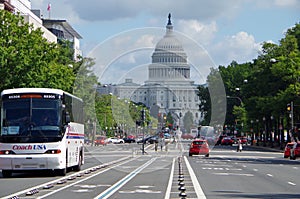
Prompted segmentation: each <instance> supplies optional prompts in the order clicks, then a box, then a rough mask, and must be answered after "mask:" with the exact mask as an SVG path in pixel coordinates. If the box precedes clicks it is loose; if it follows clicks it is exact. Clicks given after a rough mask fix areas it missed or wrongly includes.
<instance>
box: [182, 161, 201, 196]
mask: <svg viewBox="0 0 300 199" xmlns="http://www.w3.org/2000/svg"><path fill="white" fill-rule="evenodd" d="M184 161H185V164H186V167H187V169H188V171H189V174H190V176H191V179H192V182H193V185H194V189H195V192H196V194H197V198H198V199H206V196H205V195H204V192H203V190H202V188H201V186H200V184H199V182H198V180H197V177H196V175H195V173H194V170H193V169H192V167H191V165H190V163H189V161H188V159H187V158H186V156H184Z"/></svg>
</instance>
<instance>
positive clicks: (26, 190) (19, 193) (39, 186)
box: [1, 156, 134, 199]
mask: <svg viewBox="0 0 300 199" xmlns="http://www.w3.org/2000/svg"><path fill="white" fill-rule="evenodd" d="M128 158H129V159H130V156H126V157H124V158H121V159H120V160H118V161H123V160H125V159H128ZM132 160H134V159H132ZM127 161H128V162H129V161H130V160H127ZM113 162H116V161H112V162H109V163H113ZM106 164H107V163H106ZM120 165H121V164H120ZM112 168H114V167H112ZM90 169H91V168H88V169H85V170H83V171H80V172H78V173H81V172H83V173H84V171H87V170H90ZM105 171H106V170H105ZM78 173H76V174H74V175H70V176H76V175H77V174H78ZM98 174H100V173H96V175H98ZM96 175H95V174H94V175H93V176H96ZM70 176H66V177H62V178H59V179H55V180H53V181H50V182H46V183H44V184H41V185H37V186H35V187H31V188H28V189H25V190H22V191H19V192H17V193H14V194H11V195H9V196H5V197H3V198H1V199H4V198H12V197H15V196H18V195H22V194H24V193H27V192H29V191H31V190H33V189H40V188H41V187H44V186H47V185H49V184H56V183H57V182H58V181H60V180H62V179H67V178H69V177H70ZM89 178H90V177H88V178H84V179H82V180H80V182H82V181H85V180H87V179H89ZM74 184H78V183H73V184H72V185H74ZM60 190H62V189H60ZM55 192H57V190H56V191H55ZM51 193H52V192H51ZM50 195H51V194H50ZM40 198H42V197H40Z"/></svg>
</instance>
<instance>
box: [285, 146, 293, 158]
mask: <svg viewBox="0 0 300 199" xmlns="http://www.w3.org/2000/svg"><path fill="white" fill-rule="evenodd" d="M293 145H294V143H293V142H289V143H287V144H286V146H285V148H284V153H283V157H284V158H288V157H290V155H291V148H293Z"/></svg>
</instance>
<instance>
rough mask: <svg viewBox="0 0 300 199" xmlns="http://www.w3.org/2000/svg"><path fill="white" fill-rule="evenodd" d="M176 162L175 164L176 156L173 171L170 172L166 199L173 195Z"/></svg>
mask: <svg viewBox="0 0 300 199" xmlns="http://www.w3.org/2000/svg"><path fill="white" fill-rule="evenodd" d="M174 164H175V158H173V161H172V167H171V173H170V177H169V182H168V187H167V190H166V194H165V199H169V198H170V195H171V189H172V182H173V175H174Z"/></svg>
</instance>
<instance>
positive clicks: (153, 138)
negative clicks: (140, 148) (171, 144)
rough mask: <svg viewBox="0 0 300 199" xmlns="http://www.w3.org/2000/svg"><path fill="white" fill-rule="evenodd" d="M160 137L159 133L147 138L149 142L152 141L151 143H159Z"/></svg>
mask: <svg viewBox="0 0 300 199" xmlns="http://www.w3.org/2000/svg"><path fill="white" fill-rule="evenodd" d="M158 139H159V137H158V136H157V135H155V136H151V137H150V138H149V139H148V140H147V142H148V143H150V144H154V143H158Z"/></svg>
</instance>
